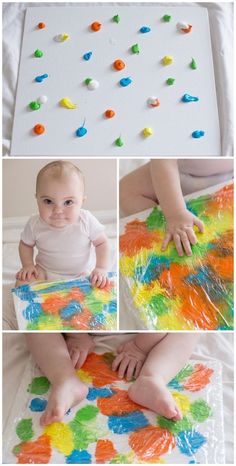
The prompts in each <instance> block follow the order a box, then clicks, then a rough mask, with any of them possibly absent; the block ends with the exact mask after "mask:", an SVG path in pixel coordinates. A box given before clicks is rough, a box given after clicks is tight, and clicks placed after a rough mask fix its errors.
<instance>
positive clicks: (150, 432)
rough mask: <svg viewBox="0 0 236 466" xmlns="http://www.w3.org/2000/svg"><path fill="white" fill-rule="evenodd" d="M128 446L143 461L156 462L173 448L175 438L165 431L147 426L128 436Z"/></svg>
mask: <svg viewBox="0 0 236 466" xmlns="http://www.w3.org/2000/svg"><path fill="white" fill-rule="evenodd" d="M129 445H130V447H131V448H132V449H133V450H134V452H135V453H136V455H137V456H138V458H140V459H141V460H143V461H148V462H149V461H150V460H157V459H158V458H159V457H160V456H161V455H163V454H165V453H168V452H170V451H171V450H172V449H173V448H174V447H175V438H174V436H173V435H172V434H171V433H170V432H168V430H166V429H161V428H160V427H155V426H148V427H145V428H144V429H140V430H138V431H137V432H134V433H132V434H131V435H130V436H129Z"/></svg>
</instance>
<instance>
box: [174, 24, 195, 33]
mask: <svg viewBox="0 0 236 466" xmlns="http://www.w3.org/2000/svg"><path fill="white" fill-rule="evenodd" d="M176 27H177V29H178V31H179V32H183V33H184V34H188V33H189V32H191V31H192V28H193V27H192V25H191V24H188V23H185V22H179V23H177V24H176Z"/></svg>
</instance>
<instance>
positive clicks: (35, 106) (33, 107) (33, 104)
mask: <svg viewBox="0 0 236 466" xmlns="http://www.w3.org/2000/svg"><path fill="white" fill-rule="evenodd" d="M40 107H41V105H40V103H39V102H30V104H29V108H30V109H31V110H39V109H40Z"/></svg>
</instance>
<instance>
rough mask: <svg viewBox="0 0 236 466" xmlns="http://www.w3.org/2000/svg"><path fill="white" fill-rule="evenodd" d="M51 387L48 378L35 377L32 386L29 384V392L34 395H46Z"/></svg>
mask: <svg viewBox="0 0 236 466" xmlns="http://www.w3.org/2000/svg"><path fill="white" fill-rule="evenodd" d="M49 387H50V382H49V380H48V379H47V377H44V376H41V377H34V378H33V380H32V382H31V384H29V386H28V389H27V391H28V392H29V393H32V394H33V395H44V393H47V392H48V390H49Z"/></svg>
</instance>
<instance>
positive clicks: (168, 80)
mask: <svg viewBox="0 0 236 466" xmlns="http://www.w3.org/2000/svg"><path fill="white" fill-rule="evenodd" d="M174 82H175V78H168V79H167V80H166V84H168V86H173V84H174Z"/></svg>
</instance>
